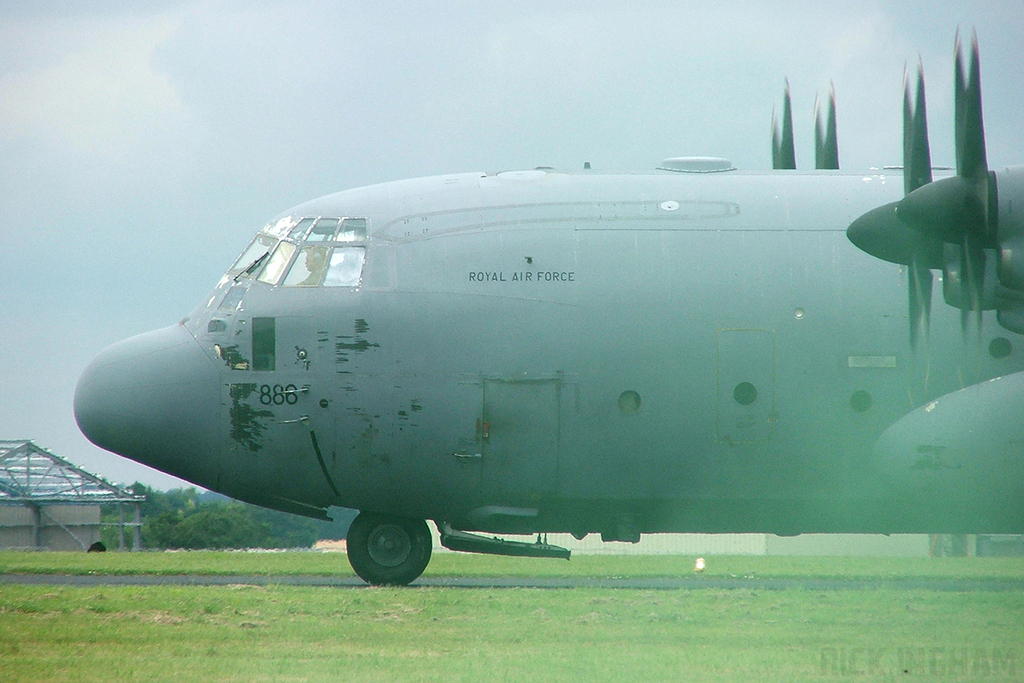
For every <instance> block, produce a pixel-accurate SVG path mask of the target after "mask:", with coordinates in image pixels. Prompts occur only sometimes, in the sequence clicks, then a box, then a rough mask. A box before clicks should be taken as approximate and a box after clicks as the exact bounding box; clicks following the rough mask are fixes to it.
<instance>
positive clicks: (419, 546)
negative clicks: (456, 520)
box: [347, 512, 433, 586]
mask: <svg viewBox="0 0 1024 683" xmlns="http://www.w3.org/2000/svg"><path fill="white" fill-rule="evenodd" d="M432 545H433V539H432V538H431V536H430V528H429V527H428V526H427V523H426V522H425V521H423V520H422V519H407V518H404V517H393V516H391V515H381V514H377V513H373V512H360V513H359V515H358V516H357V517H356V518H355V520H353V521H352V526H350V527H349V530H348V541H347V546H348V561H349V564H351V565H352V569H354V570H355V572H356V574H358V575H359V578H361V579H363V580H364V581H366V582H367V583H369V584H371V585H374V586H405V585H408V584H409V583H412V582H413V581H415V580H416V579H417V578H418V577H419V575H420V574H422V573H423V570H424V569H426V567H427V563H428V562H430V551H431V546H432Z"/></svg>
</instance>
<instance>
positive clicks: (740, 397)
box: [732, 382, 757, 406]
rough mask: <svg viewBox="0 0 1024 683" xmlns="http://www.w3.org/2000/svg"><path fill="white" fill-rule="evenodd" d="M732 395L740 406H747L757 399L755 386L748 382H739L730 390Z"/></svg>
mask: <svg viewBox="0 0 1024 683" xmlns="http://www.w3.org/2000/svg"><path fill="white" fill-rule="evenodd" d="M732 397H733V398H734V399H735V400H736V402H737V403H739V404H740V405H741V406H749V405H750V404H751V403H753V402H754V401H756V400H757V387H755V386H754V385H753V384H751V383H750V382H740V383H739V384H737V385H736V388H735V389H733V390H732Z"/></svg>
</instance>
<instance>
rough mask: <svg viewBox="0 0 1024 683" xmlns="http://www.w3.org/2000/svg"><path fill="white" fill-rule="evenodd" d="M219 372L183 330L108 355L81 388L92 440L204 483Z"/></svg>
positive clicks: (77, 405)
mask: <svg viewBox="0 0 1024 683" xmlns="http://www.w3.org/2000/svg"><path fill="white" fill-rule="evenodd" d="M219 387H220V382H219V377H218V373H217V368H216V366H215V365H214V363H213V362H212V361H211V360H210V358H209V357H208V356H206V354H205V353H203V350H202V349H201V348H200V346H199V344H198V343H197V342H196V341H195V339H194V338H193V337H192V335H191V334H189V332H188V331H187V330H186V329H185V328H183V327H182V326H181V325H175V326H173V327H166V328H164V329H161V330H156V331H154V332H148V333H146V334H141V335H138V336H136V337H132V338H130V339H126V340H125V341H122V342H119V343H117V344H114V345H113V346H111V347H109V348H107V349H105V350H104V351H102V352H101V353H100V354H99V356H97V357H96V358H95V360H93V362H92V363H90V364H89V366H88V367H87V368H86V369H85V372H84V373H82V377H81V378H80V379H79V380H78V386H77V388H76V389H75V402H74V409H75V419H76V420H77V422H78V427H79V429H81V430H82V433H83V434H85V436H86V438H88V439H89V441H92V442H93V443H94V444H96V445H97V446H99V447H100V448H104V449H106V450H108V451H112V452H114V453H117V454H118V455H123V456H125V457H127V458H131V459H132V460H136V461H138V462H141V463H143V464H146V465H150V466H151V467H155V468H156V469H159V470H162V471H164V472H168V473H170V474H173V475H175V476H178V477H181V478H183V479H187V480H189V481H192V482H195V483H198V484H201V482H202V481H205V480H208V477H209V476H210V475H211V472H210V468H211V466H212V464H213V460H214V458H212V457H210V456H211V455H213V449H215V447H216V445H217V443H218V441H217V440H216V438H215V435H216V425H217V417H218V408H219V403H220V401H219Z"/></svg>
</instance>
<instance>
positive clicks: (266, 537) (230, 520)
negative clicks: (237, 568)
mask: <svg viewBox="0 0 1024 683" xmlns="http://www.w3.org/2000/svg"><path fill="white" fill-rule="evenodd" d="M127 490H128V491H129V492H131V493H134V494H135V495H139V496H143V497H144V501H143V502H142V503H141V505H140V508H141V517H142V518H141V521H142V528H141V537H142V547H143V548H145V549H161V550H162V549H187V550H200V549H217V550H222V549H229V548H309V547H311V546H312V545H313V544H314V543H316V542H317V541H318V540H320V539H341V538H345V535H346V533H347V532H348V525H349V524H350V523H351V522H352V519H353V518H354V517H355V515H356V511H355V510H342V511H340V512H339V513H338V514H335V515H334V516H335V520H334V521H333V522H327V521H322V520H316V519H310V518H308V517H302V516H299V515H293V514H289V513H287V512H278V511H276V510H269V509H267V508H263V507H259V506H257V505H249V504H248V503H242V502H239V501H236V500H232V499H230V498H226V497H225V496H220V495H218V494H215V493H210V492H206V493H201V492H199V491H198V490H196V489H195V488H180V489H171V490H170V491H158V490H156V489H153V488H150V487H149V486H146V485H145V484H142V483H140V482H136V483H134V484H132V485H131V486H129V487H127ZM124 512H125V520H126V521H131V519H132V513H130V512H129V511H128V509H127V508H126V509H125V511H124ZM101 517H102V522H103V524H104V526H103V527H102V528H103V531H102V540H103V543H104V544H105V545H106V546H107V547H108V548H117V547H118V528H117V523H118V521H119V519H120V512H119V510H118V507H117V505H107V506H103V508H102V509H101ZM125 532H126V543H129V544H130V543H131V541H130V540H129V539H130V538H131V534H130V533H128V530H127V529H126V530H125Z"/></svg>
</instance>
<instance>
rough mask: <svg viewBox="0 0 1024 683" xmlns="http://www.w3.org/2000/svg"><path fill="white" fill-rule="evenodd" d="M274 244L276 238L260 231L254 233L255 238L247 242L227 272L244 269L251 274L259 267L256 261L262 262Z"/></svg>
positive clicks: (237, 271) (239, 271)
mask: <svg viewBox="0 0 1024 683" xmlns="http://www.w3.org/2000/svg"><path fill="white" fill-rule="evenodd" d="M275 244H277V240H276V239H274V238H273V237H271V236H270V235H264V234H262V233H260V234H259V235H256V238H255V239H254V240H253V241H252V242H251V243H249V246H248V247H246V249H245V251H243V252H242V255H241V256H239V257H238V260H237V261H235V265H233V266H231V270H229V271H228V273H241V272H243V271H245V272H246V274H248V275H252V273H253V272H255V270H256V268H258V267H259V264H258V263H257V261H259V262H260V263H262V260H263V259H264V258H265V257H266V255H267V254H269V253H270V250H271V249H273V248H274V245H275ZM254 266H255V267H254Z"/></svg>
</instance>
